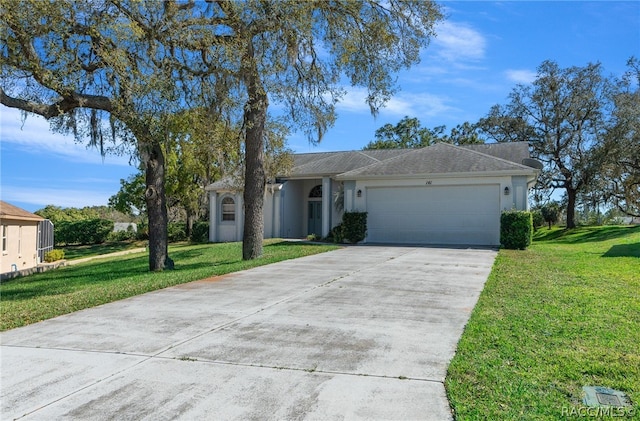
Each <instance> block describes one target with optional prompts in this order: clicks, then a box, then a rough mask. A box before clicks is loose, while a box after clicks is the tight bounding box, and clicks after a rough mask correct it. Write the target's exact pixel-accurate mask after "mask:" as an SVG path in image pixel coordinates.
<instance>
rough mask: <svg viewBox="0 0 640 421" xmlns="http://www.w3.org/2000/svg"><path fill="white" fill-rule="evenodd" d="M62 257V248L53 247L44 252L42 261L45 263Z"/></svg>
mask: <svg viewBox="0 0 640 421" xmlns="http://www.w3.org/2000/svg"><path fill="white" fill-rule="evenodd" d="M62 259H64V250H60V249H55V250H51V251H48V252H46V253H45V255H44V261H45V262H47V263H51V262H55V261H58V260H62Z"/></svg>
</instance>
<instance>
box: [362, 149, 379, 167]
mask: <svg viewBox="0 0 640 421" xmlns="http://www.w3.org/2000/svg"><path fill="white" fill-rule="evenodd" d="M356 152H358V153H359V154H360V155H364V156H366V157H367V158H371V159H373V160H374V161H377V162H382V161H381V160H379V159H378V158H374V157H372V156H371V155H368V154H366V153H365V152H364V151H356ZM369 165H371V164H369Z"/></svg>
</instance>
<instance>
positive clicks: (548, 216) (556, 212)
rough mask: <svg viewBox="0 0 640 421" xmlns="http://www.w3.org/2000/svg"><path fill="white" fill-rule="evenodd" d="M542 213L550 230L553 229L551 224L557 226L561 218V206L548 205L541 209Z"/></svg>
mask: <svg viewBox="0 0 640 421" xmlns="http://www.w3.org/2000/svg"><path fill="white" fill-rule="evenodd" d="M540 212H541V213H542V218H543V219H544V221H545V222H547V223H548V224H549V229H551V224H555V223H556V222H558V218H560V206H559V205H558V203H557V202H551V203H547V204H546V205H544V206H542V207H541V208H540Z"/></svg>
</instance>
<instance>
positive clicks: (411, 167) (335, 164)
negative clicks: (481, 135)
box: [206, 142, 533, 190]
mask: <svg viewBox="0 0 640 421" xmlns="http://www.w3.org/2000/svg"><path fill="white" fill-rule="evenodd" d="M526 158H529V145H528V143H527V142H511V143H491V144H479V145H463V146H453V145H451V144H447V143H437V144H435V145H432V146H428V147H426V148H422V149H373V150H362V151H344V152H317V153H302V154H294V155H293V168H292V169H291V171H290V172H289V174H287V175H286V176H283V177H282V178H285V179H287V178H288V179H295V178H319V177H323V176H338V178H340V179H346V178H350V177H375V176H402V175H419V174H447V173H469V172H472V173H473V172H487V171H490V172H496V171H527V172H528V173H531V172H532V171H533V170H532V169H531V168H530V167H528V166H525V165H523V160H524V159H526ZM238 188H239V187H238V186H236V185H235V183H234V182H233V181H232V180H230V179H223V180H220V181H218V182H216V183H213V184H210V185H209V186H207V188H206V189H207V190H237V189H238Z"/></svg>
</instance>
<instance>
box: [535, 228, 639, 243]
mask: <svg viewBox="0 0 640 421" xmlns="http://www.w3.org/2000/svg"><path fill="white" fill-rule="evenodd" d="M635 233H640V226H638V225H636V226H604V227H578V228H572V229H556V230H550V231H546V230H544V229H542V230H539V231H538V232H536V233H535V236H534V241H536V242H546V241H553V242H557V243H564V244H580V243H589V242H597V241H607V240H614V239H616V238H621V237H625V236H627V235H630V234H635Z"/></svg>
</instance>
